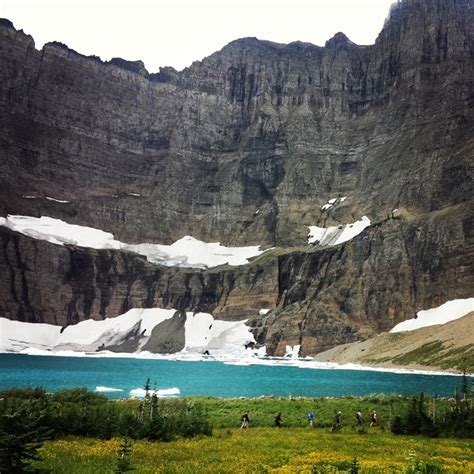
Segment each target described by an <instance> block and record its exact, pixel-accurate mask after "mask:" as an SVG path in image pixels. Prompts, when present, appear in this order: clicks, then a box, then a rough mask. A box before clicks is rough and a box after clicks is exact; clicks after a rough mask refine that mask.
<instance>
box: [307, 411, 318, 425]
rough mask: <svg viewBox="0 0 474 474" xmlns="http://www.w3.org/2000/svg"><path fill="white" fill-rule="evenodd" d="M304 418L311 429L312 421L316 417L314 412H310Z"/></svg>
mask: <svg viewBox="0 0 474 474" xmlns="http://www.w3.org/2000/svg"><path fill="white" fill-rule="evenodd" d="M306 418H307V419H308V423H309V426H311V428H312V427H313V421H314V419H315V418H316V415H315V414H314V412H312V411H310V412H309V413H308V416H307V417H306Z"/></svg>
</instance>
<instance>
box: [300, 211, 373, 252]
mask: <svg viewBox="0 0 474 474" xmlns="http://www.w3.org/2000/svg"><path fill="white" fill-rule="evenodd" d="M369 226H370V219H369V218H368V217H367V216H363V217H362V218H361V219H360V220H359V221H356V222H354V223H352V224H346V225H339V226H332V227H327V228H324V227H318V226H315V225H314V226H309V234H308V243H309V244H314V243H316V242H317V243H318V244H319V245H338V244H342V243H343V242H347V241H348V240H351V239H353V238H354V237H355V236H356V235H359V234H360V233H361V232H362V231H363V230H364V229H365V228H366V227H369Z"/></svg>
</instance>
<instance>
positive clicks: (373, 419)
mask: <svg viewBox="0 0 474 474" xmlns="http://www.w3.org/2000/svg"><path fill="white" fill-rule="evenodd" d="M376 424H377V412H376V411H375V410H373V411H372V413H371V414H370V427H372V426H374V425H376Z"/></svg>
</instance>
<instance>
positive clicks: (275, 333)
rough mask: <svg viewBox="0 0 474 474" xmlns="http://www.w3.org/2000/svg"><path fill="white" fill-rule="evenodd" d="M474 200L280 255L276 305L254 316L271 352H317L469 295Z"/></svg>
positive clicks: (260, 336)
mask: <svg viewBox="0 0 474 474" xmlns="http://www.w3.org/2000/svg"><path fill="white" fill-rule="evenodd" d="M473 217H474V211H473V206H472V203H470V204H469V205H459V206H456V207H453V208H449V209H446V210H444V211H442V212H439V213H432V214H429V215H428V216H423V218H421V219H415V220H412V221H410V218H409V217H408V216H407V217H405V218H396V219H391V218H389V219H387V220H386V221H382V222H380V223H377V224H375V225H373V226H372V227H370V228H368V229H366V230H365V231H364V232H363V233H362V234H360V235H359V236H358V237H356V238H355V239H354V240H353V241H351V242H347V243H345V244H343V245H340V246H336V247H330V248H325V249H321V250H311V251H308V252H303V253H302V252H296V253H292V254H288V255H286V256H282V257H280V259H279V289H280V292H279V297H278V306H277V309H276V310H275V311H273V312H271V313H269V314H268V315H267V316H265V317H264V318H252V320H251V323H252V325H253V326H254V327H255V328H256V331H255V333H256V339H257V341H258V342H260V343H265V344H266V345H267V347H268V348H269V351H270V353H276V354H279V355H283V354H284V353H285V346H286V345H287V344H289V345H295V344H300V345H301V354H302V355H308V354H315V353H317V352H321V351H323V350H326V349H329V348H330V347H333V346H334V345H336V344H343V343H345V342H348V341H355V340H360V339H366V338H367V337H369V336H372V335H374V334H377V333H379V332H383V331H388V330H390V329H391V328H392V327H393V326H395V325H396V324H397V323H398V322H399V321H403V320H405V319H410V318H412V317H414V316H415V314H416V312H417V311H418V310H421V309H427V308H431V307H435V306H438V305H440V304H442V303H444V302H445V301H448V300H452V299H457V298H467V297H470V295H471V293H472V288H473V287H474V286H473V285H474V276H473V275H474V263H473V262H474V239H473V229H474V227H473Z"/></svg>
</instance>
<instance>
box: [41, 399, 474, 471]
mask: <svg viewBox="0 0 474 474" xmlns="http://www.w3.org/2000/svg"><path fill="white" fill-rule="evenodd" d="M189 400H190V401H193V400H194V401H195V402H196V403H199V404H200V405H202V406H203V408H204V410H205V413H207V415H205V416H207V417H208V418H209V421H210V422H211V424H212V426H213V427H214V433H213V436H212V437H199V438H193V439H178V440H175V441H172V442H168V443H164V442H150V441H145V440H141V441H135V442H134V443H133V447H132V454H131V463H132V466H133V468H134V471H133V472H137V473H168V474H172V473H187V474H188V473H189V474H199V473H223V474H225V473H280V474H283V473H313V474H314V473H320V472H324V473H325V472H350V466H351V463H353V462H354V459H355V458H357V463H358V465H359V467H360V469H359V471H358V472H360V473H384V474H385V473H406V472H408V471H407V469H408V468H409V467H410V466H414V465H415V464H416V463H430V464H431V465H436V466H439V467H440V468H442V469H443V470H442V471H420V470H412V471H411V472H420V473H421V472H450V473H469V472H474V452H473V449H474V445H473V443H472V440H460V439H452V438H448V439H432V438H425V437H422V436H416V437H408V436H396V435H393V434H392V433H390V430H389V423H390V419H391V417H392V416H393V415H395V414H397V413H401V412H404V411H405V408H406V405H407V404H408V403H409V401H410V398H407V397H402V396H396V395H392V396H388V395H385V396H382V395H376V396H375V395H374V396H372V397H363V398H362V397H361V398H359V397H345V398H330V397H327V398H265V399H245V398H243V399H219V398H206V397H196V398H191V399H189ZM110 403H117V405H118V407H119V409H120V410H124V411H130V410H131V411H136V410H137V407H138V405H139V402H138V401H136V400H135V401H134V400H129V401H118V402H110ZM160 403H163V404H164V405H165V406H166V405H167V404H168V405H169V407H168V408H171V407H172V406H173V403H174V400H161V402H160ZM451 403H452V401H451V400H447V399H442V400H440V399H438V401H437V409H438V410H439V412H441V411H443V410H449V409H450V406H451ZM164 405H162V406H161V409H165V406H164ZM339 410H340V411H342V413H343V417H342V429H341V430H340V431H339V432H337V433H333V432H331V429H330V427H331V426H332V422H333V417H334V413H335V412H336V411H339ZM357 410H361V411H362V413H363V414H364V416H365V419H366V421H367V420H368V414H369V413H370V411H372V410H376V411H377V413H378V424H377V426H375V427H372V428H370V427H369V426H368V424H367V422H366V423H365V427H364V428H363V429H358V428H357V427H356V426H355V413H356V411H357ZM245 411H248V412H249V415H250V429H249V430H247V431H241V430H240V429H239V425H240V417H241V415H242V413H244V412H245ZM309 411H314V412H315V413H316V422H315V427H314V428H310V427H309V426H308V424H307V421H306V415H307V413H308V412H309ZM278 412H282V417H283V428H281V429H278V428H274V427H272V424H273V420H274V417H275V415H276V413H278ZM121 441H122V439H119V438H115V439H112V440H107V441H104V440H97V439H92V438H77V437H68V438H65V439H60V440H55V441H49V442H46V443H45V444H44V446H43V447H42V448H41V450H40V453H41V456H42V458H43V460H42V461H40V462H37V463H36V464H35V467H37V468H40V469H46V470H48V469H49V470H51V472H52V473H68V474H69V473H79V474H81V473H85V474H87V473H91V474H92V473H94V474H95V473H104V474H106V473H112V472H113V471H114V467H115V465H116V460H117V451H118V450H119V447H120V444H121Z"/></svg>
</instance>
